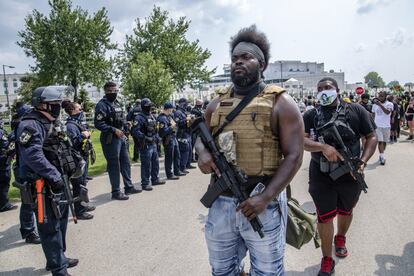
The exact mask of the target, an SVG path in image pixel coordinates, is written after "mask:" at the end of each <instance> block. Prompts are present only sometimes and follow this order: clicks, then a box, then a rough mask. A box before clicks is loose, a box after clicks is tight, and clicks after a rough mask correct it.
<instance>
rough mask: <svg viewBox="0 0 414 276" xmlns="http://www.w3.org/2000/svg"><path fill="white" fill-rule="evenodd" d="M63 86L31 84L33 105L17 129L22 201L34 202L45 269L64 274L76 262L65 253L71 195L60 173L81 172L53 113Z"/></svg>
mask: <svg viewBox="0 0 414 276" xmlns="http://www.w3.org/2000/svg"><path fill="white" fill-rule="evenodd" d="M64 89H66V88H65V87H56V86H48V87H39V88H36V89H35V90H34V91H33V93H32V105H33V107H34V109H33V110H32V111H31V112H29V113H28V114H26V115H24V116H23V118H22V120H21V122H20V124H19V126H18V128H17V131H16V143H17V148H18V156H19V168H18V170H19V175H20V176H21V177H20V179H19V182H21V183H19V184H18V185H20V188H21V191H22V201H23V203H25V204H32V205H33V206H38V208H37V209H38V210H37V211H36V212H35V213H36V220H37V225H38V230H39V235H40V238H41V243H42V248H43V252H44V254H45V257H46V261H47V262H46V269H47V270H50V271H51V272H52V274H53V275H69V274H68V273H67V268H68V267H73V266H75V265H77V264H78V260H77V259H70V258H67V257H66V256H65V250H66V241H65V236H66V228H67V224H68V204H64V203H65V202H66V203H73V202H68V201H70V197H71V195H70V194H69V198H68V194H67V192H65V188H66V191H69V187H68V186H67V187H65V183H64V181H63V179H64V178H66V179H67V177H73V176H74V175H75V174H78V175H80V173H81V172H80V171H79V170H77V168H78V162H77V161H79V159H78V158H77V156H75V155H74V154H73V151H72V149H71V148H70V146H69V145H68V143H67V141H63V140H62V137H61V134H60V133H61V131H62V129H61V128H60V127H59V123H58V117H59V115H60V110H61V102H62V98H61V97H62V93H63V92H64V91H63V90H64ZM66 185H69V183H68V182H67V181H66ZM69 193H70V191H69ZM36 198H37V199H38V200H37V202H35V201H34V199H36ZM73 215H74V216H75V214H73Z"/></svg>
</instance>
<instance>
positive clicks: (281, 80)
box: [279, 60, 283, 87]
mask: <svg viewBox="0 0 414 276" xmlns="http://www.w3.org/2000/svg"><path fill="white" fill-rule="evenodd" d="M279 63H280V83H281V85H282V87H283V75H282V74H283V73H282V63H283V62H282V61H281V60H279Z"/></svg>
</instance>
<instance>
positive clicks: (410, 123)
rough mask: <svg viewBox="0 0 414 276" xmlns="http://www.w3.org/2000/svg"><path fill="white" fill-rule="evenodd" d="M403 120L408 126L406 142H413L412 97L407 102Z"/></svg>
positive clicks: (413, 113)
mask: <svg viewBox="0 0 414 276" xmlns="http://www.w3.org/2000/svg"><path fill="white" fill-rule="evenodd" d="M404 115H405V120H406V121H407V125H408V130H409V132H410V134H409V136H408V138H407V140H413V135H414V122H413V117H414V97H412V98H411V99H410V101H409V102H408V105H407V109H406V110H405V114H404Z"/></svg>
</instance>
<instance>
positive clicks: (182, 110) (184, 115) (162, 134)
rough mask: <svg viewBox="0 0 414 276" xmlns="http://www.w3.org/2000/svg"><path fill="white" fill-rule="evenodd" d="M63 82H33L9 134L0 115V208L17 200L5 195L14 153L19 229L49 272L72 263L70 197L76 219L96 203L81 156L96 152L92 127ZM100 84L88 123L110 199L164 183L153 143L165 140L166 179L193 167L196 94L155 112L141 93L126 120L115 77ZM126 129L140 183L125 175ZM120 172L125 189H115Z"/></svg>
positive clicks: (58, 271)
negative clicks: (97, 142)
mask: <svg viewBox="0 0 414 276" xmlns="http://www.w3.org/2000/svg"><path fill="white" fill-rule="evenodd" d="M65 89H67V88H65V87H59V86H48V87H39V88H37V89H35V90H34V91H33V93H32V106H33V107H30V106H28V105H25V104H18V105H17V106H16V111H17V113H16V115H15V116H14V118H13V121H12V130H13V131H12V133H10V135H9V134H8V133H7V132H6V130H5V129H4V128H3V124H2V123H1V122H0V212H4V211H9V210H13V209H16V208H17V206H16V205H13V204H11V203H10V202H9V201H8V196H7V194H8V190H9V183H10V178H11V163H12V160H13V158H16V162H15V163H14V166H13V170H14V175H15V182H14V183H13V185H15V186H16V187H18V188H20V190H21V198H22V205H21V208H20V225H21V227H20V231H21V235H22V238H23V239H25V240H26V242H27V243H33V244H39V243H41V244H42V248H43V251H44V254H45V257H46V269H47V270H49V271H51V272H52V274H53V275H69V274H68V272H67V268H69V267H73V266H76V265H77V264H78V260H77V259H71V258H68V257H66V256H65V250H66V240H65V237H66V229H67V224H68V216H69V206H70V204H74V209H73V210H71V212H72V216H73V219H74V221H75V222H76V221H77V219H81V220H87V219H92V218H93V215H92V214H90V212H91V211H93V210H95V207H94V206H92V205H90V204H88V201H89V200H88V199H87V196H86V197H85V196H84V195H85V193H87V189H86V185H87V182H88V177H87V167H88V163H89V162H92V163H93V162H94V160H95V154H94V150H93V146H92V143H91V141H90V137H91V132H90V131H88V127H87V125H86V124H85V122H84V113H83V111H82V108H81V105H80V104H78V103H75V102H71V101H68V100H65V101H62V96H63V95H64V92H65V91H64V90H65ZM104 91H105V96H104V97H103V99H101V100H100V101H99V102H98V104H97V105H96V109H95V118H94V125H95V128H97V129H98V130H100V131H101V135H100V142H101V146H102V149H103V153H104V156H105V158H106V160H107V171H108V174H109V179H110V183H111V187H112V199H115V200H126V199H128V195H129V194H135V193H139V192H141V191H142V189H144V190H148V191H149V190H152V186H153V185H160V184H164V183H165V181H163V180H161V179H160V178H159V160H158V156H159V149H158V147H157V145H159V144H163V147H164V152H165V171H166V176H167V179H170V180H176V179H179V177H180V176H184V175H186V174H187V173H188V171H187V169H191V168H195V167H194V166H192V165H191V162H192V161H195V160H194V157H193V153H192V152H193V145H194V143H193V142H192V137H191V132H190V128H189V126H190V124H191V122H192V120H193V119H195V118H196V117H198V116H202V115H203V108H202V107H203V102H201V101H197V102H196V106H195V107H194V108H193V109H191V107H190V106H189V105H188V101H187V100H186V99H184V98H183V99H180V100H179V102H178V106H177V110H175V111H174V106H173V104H172V103H170V102H167V103H165V104H164V108H163V110H162V112H161V113H160V114H159V116H158V118H156V116H155V112H154V106H153V104H152V102H151V101H150V100H149V99H148V98H145V99H142V101H137V104H136V107H135V108H134V109H132V110H131V111H130V112H129V114H128V117H127V118H128V119H129V120H131V121H132V126H130V125H129V124H128V123H127V120H126V116H125V114H124V111H123V109H122V107H121V105H120V103H119V102H118V101H117V100H116V98H117V93H118V89H117V86H116V84H115V83H113V82H108V83H106V84H105V86H104ZM138 104H139V107H140V108H138ZM62 107H63V108H64V110H65V112H66V113H67V115H68V117H67V118H66V126H64V125H63V124H62V122H61V121H60V120H59V118H60V114H61V108H62ZM131 134H132V137H133V139H134V144H135V148H136V151H135V150H134V160H137V159H138V156H140V159H141V183H140V184H133V183H132V181H131V166H130V161H129V152H128V140H129V135H131ZM120 174H121V175H122V177H123V182H124V192H122V191H121V190H120ZM69 180H70V183H69ZM65 181H66V182H65ZM41 183H44V185H43V186H42V184H41ZM70 184H71V186H70ZM39 202H40V203H41V204H40V205H39ZM35 218H36V222H37V230H36V227H35V222H34V221H35Z"/></svg>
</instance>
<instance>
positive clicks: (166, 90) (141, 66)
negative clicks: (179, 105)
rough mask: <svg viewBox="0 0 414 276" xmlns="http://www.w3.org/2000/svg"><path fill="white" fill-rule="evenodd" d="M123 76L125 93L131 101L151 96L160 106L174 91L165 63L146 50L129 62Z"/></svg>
mask: <svg viewBox="0 0 414 276" xmlns="http://www.w3.org/2000/svg"><path fill="white" fill-rule="evenodd" d="M124 75H125V77H124V78H123V86H122V88H123V93H124V95H125V96H126V97H127V100H128V101H129V102H134V101H135V100H136V99H142V98H150V99H151V101H152V102H153V103H155V104H156V105H158V106H160V105H162V104H163V103H164V102H165V101H167V100H168V99H169V97H170V95H171V93H172V92H173V91H174V85H173V83H172V81H171V75H170V73H169V71H168V70H167V69H166V68H165V67H164V64H163V63H162V62H161V61H160V60H157V59H155V58H154V56H153V54H151V53H148V52H145V53H140V54H139V55H137V56H136V59H135V60H133V61H131V62H130V63H129V66H128V68H126V71H125V74H124Z"/></svg>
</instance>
